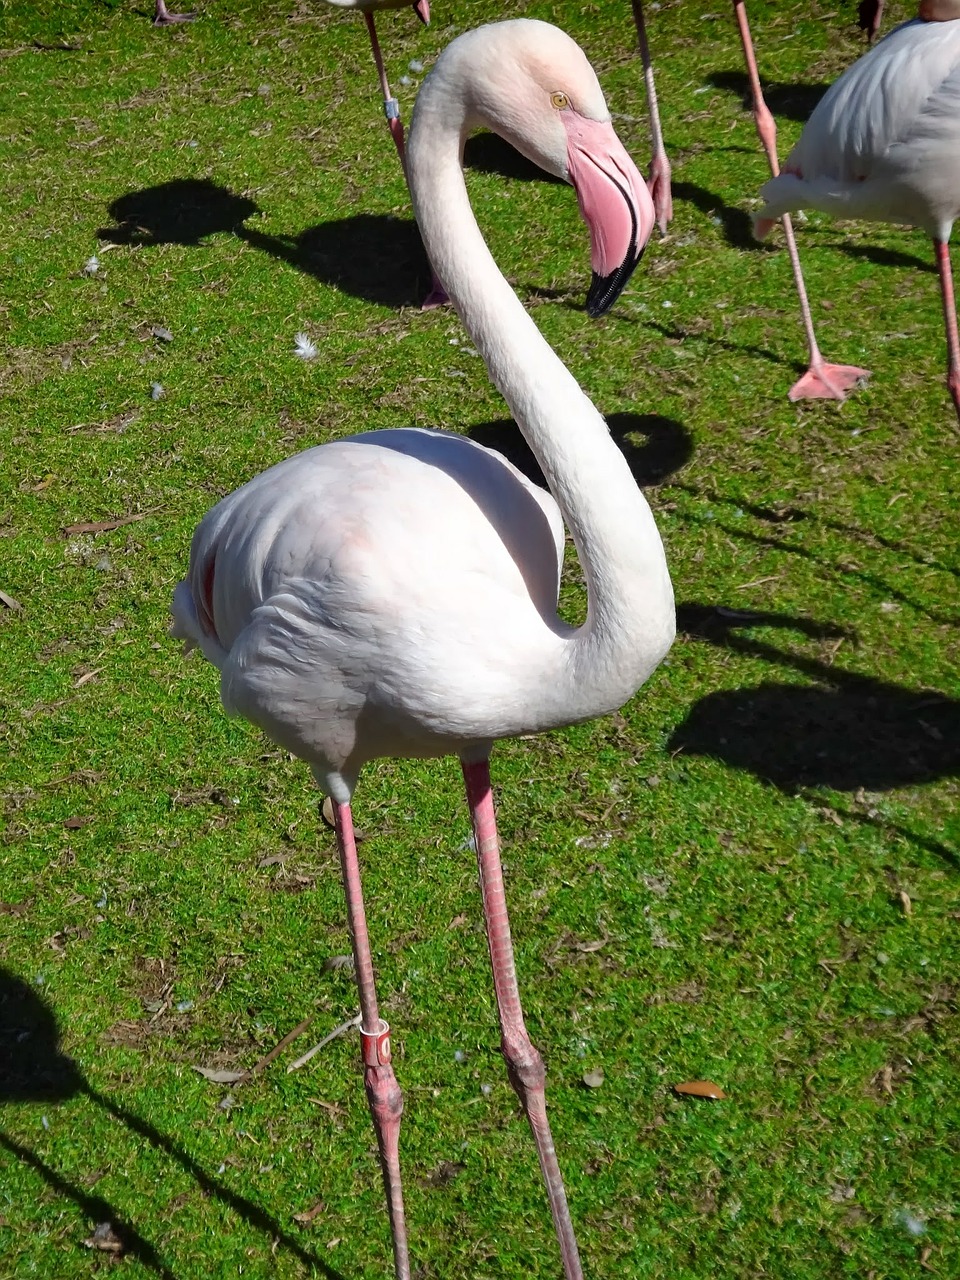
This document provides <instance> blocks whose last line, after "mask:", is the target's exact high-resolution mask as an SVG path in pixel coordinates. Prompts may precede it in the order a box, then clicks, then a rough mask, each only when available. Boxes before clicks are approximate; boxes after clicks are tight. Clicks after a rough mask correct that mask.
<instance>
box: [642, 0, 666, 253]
mask: <svg viewBox="0 0 960 1280" xmlns="http://www.w3.org/2000/svg"><path fill="white" fill-rule="evenodd" d="M632 3H633V20H634V22H635V23H636V24H637V39H638V40H639V42H640V59H641V61H642V63H643V81H644V84H645V85H646V88H647V106H648V108H649V111H650V137H651V140H652V142H653V156H652V157H651V160H650V176H649V177H648V178H647V187H648V188H649V190H650V195H651V196H652V197H653V208H654V212H655V213H656V218H657V226H658V227H659V228H660V234H661V235H662V236H665V235H666V234H667V224H668V223H669V222H670V219H671V218H672V217H673V198H672V196H671V194H670V161H669V160H668V159H667V152H666V149H665V147H664V145H663V131H662V129H661V128H660V108H659V107H658V105H657V90H656V88H655V86H654V83H653V63H652V62H651V60H650V46H649V44H648V43H647V28H646V24H645V23H644V21H643V5H642V3H641V0H632Z"/></svg>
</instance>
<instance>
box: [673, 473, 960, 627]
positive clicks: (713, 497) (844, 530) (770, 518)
mask: <svg viewBox="0 0 960 1280" xmlns="http://www.w3.org/2000/svg"><path fill="white" fill-rule="evenodd" d="M676 487H677V488H678V489H681V490H682V491H683V492H684V493H688V494H690V496H691V497H693V498H706V499H707V501H708V502H713V503H716V504H717V505H718V506H725V507H732V508H733V509H734V510H738V511H745V512H747V513H748V514H749V515H752V516H754V517H755V518H756V519H757V520H764V521H767V522H768V523H770V524H774V525H778V526H782V525H791V524H800V523H802V522H804V521H809V522H810V523H811V524H813V525H822V526H823V527H824V528H825V529H832V530H833V532H834V533H839V534H842V535H843V536H844V537H848V538H855V539H856V540H857V541H858V542H862V543H864V544H865V545H866V546H868V547H883V548H884V549H885V550H887V551H892V552H893V553H894V554H895V555H897V556H901V557H904V556H905V557H907V558H908V559H910V560H912V561H913V562H914V564H917V565H920V566H921V568H924V569H938V570H939V571H940V572H941V573H948V574H950V575H951V576H952V577H954V578H957V579H960V566H957V565H951V564H945V563H944V562H943V561H942V560H935V559H934V558H933V557H932V556H925V555H920V553H919V552H917V551H915V550H914V548H913V547H910V546H908V545H907V544H906V543H904V542H896V541H894V539H893V538H886V537H884V536H883V534H881V533H877V532H876V530H874V529H858V528H857V527H856V526H854V525H849V524H843V523H842V522H841V521H839V520H832V519H831V518H830V517H829V516H825V515H823V514H822V513H821V512H819V511H810V510H807V509H806V508H805V507H792V506H790V507H788V506H779V507H765V506H762V505H761V504H760V503H756V502H750V501H749V500H748V499H744V498H725V497H724V496H723V495H722V494H719V493H717V492H716V490H714V489H698V488H696V487H695V486H693V485H688V484H684V483H683V482H682V481H677V483H676ZM726 532H729V530H726ZM871 582H872V583H873V585H877V580H876V579H871ZM879 585H881V586H882V587H883V589H884V590H885V591H886V590H887V587H886V584H884V583H880V584H879ZM938 621H939V619H938ZM952 621H953V622H954V623H956V622H957V619H956V618H953V619H952Z"/></svg>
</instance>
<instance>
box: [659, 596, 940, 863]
mask: <svg viewBox="0 0 960 1280" xmlns="http://www.w3.org/2000/svg"><path fill="white" fill-rule="evenodd" d="M677 623H678V628H679V630H681V631H683V632H685V633H686V634H687V635H688V636H693V637H695V638H696V639H698V640H706V641H708V642H709V643H710V644H713V645H716V646H717V647H718V648H723V649H728V650H731V651H733V652H734V653H740V654H743V655H744V656H746V657H750V658H760V659H762V660H763V661H765V662H769V663H771V664H773V665H776V666H780V667H790V668H793V669H794V670H795V671H799V672H801V673H802V674H803V675H805V676H807V677H809V678H811V679H814V680H816V681H817V682H818V684H817V685H815V686H811V685H798V684H775V683H773V682H764V683H763V684H761V685H758V686H756V687H754V688H750V689H729V690H722V691H719V692H717V693H710V694H707V696H706V697H704V698H701V699H700V701H699V702H697V703H696V704H695V705H694V706H693V707H692V708H691V709H690V711H689V713H688V715H687V717H686V719H685V720H684V722H683V723H682V724H681V725H680V726H679V727H678V728H677V729H676V730H675V731H674V733H673V736H672V738H671V741H670V750H671V751H685V752H688V753H690V754H693V755H703V756H711V757H713V758H714V759H718V760H723V761H724V762H725V763H727V764H729V765H731V766H732V767H733V768H736V769H744V770H747V771H749V772H750V773H753V774H755V775H756V776H757V777H758V778H761V779H762V780H763V781H764V782H769V783H772V784H773V785H774V786H776V787H778V788H780V789H781V790H782V791H787V792H791V793H793V792H795V791H797V790H799V789H803V788H805V787H831V788H833V789H835V790H837V791H857V790H859V789H860V788H863V789H864V790H867V791H888V790H892V789H893V788H896V787H905V786H916V785H918V784H922V783H925V782H933V781H935V780H937V779H941V778H953V777H957V776H958V775H960V702H958V701H957V700H956V699H954V698H950V697H947V696H946V695H945V694H942V693H938V692H937V691H936V690H933V689H906V688H903V687H902V686H900V685H896V684H891V683H889V682H888V681H885V680H878V679H874V678H873V677H870V676H861V675H857V674H855V673H853V672H850V671H844V670H843V669H842V668H839V667H836V666H831V665H828V664H827V663H824V662H820V661H818V660H817V659H814V658H804V657H801V656H799V655H797V654H791V653H786V652H784V651H783V650H781V649H778V648H777V647H776V646H775V645H772V644H769V643H767V642H765V641H762V640H755V639H752V638H749V637H746V636H742V635H738V634H737V632H738V630H740V629H742V628H753V627H766V628H770V627H777V628H785V629H789V630H793V631H797V630H799V631H800V632H802V633H803V634H806V635H808V636H811V637H813V638H828V637H830V636H837V637H839V636H843V635H845V634H847V633H846V632H844V631H843V629H841V628H836V627H832V626H829V625H827V626H824V625H822V624H820V623H817V622H814V621H811V620H809V619H803V618H794V617H791V616H789V615H787V614H779V613H759V612H754V611H751V610H740V609H725V608H718V607H715V606H712V605H704V604H695V603H687V604H684V605H681V606H679V607H678V609H677ZM850 816H854V815H850ZM857 816H858V817H859V815H857ZM873 824H874V825H876V826H877V827H878V828H880V829H885V828H887V827H888V825H889V824H887V823H885V822H883V821H879V822H874V823H873ZM902 834H905V835H907V836H908V837H909V838H910V839H912V840H916V841H917V842H918V843H922V844H925V846H926V847H927V848H930V849H932V850H933V851H935V852H936V853H937V854H938V856H940V857H942V858H944V859H945V860H947V861H949V862H950V863H951V864H952V865H954V866H956V867H960V854H958V851H957V850H956V849H951V848H950V847H949V846H947V845H945V844H941V843H939V842H937V841H929V840H925V839H924V838H923V837H917V836H916V835H914V834H913V833H911V832H902Z"/></svg>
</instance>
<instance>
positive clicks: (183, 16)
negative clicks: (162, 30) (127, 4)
mask: <svg viewBox="0 0 960 1280" xmlns="http://www.w3.org/2000/svg"><path fill="white" fill-rule="evenodd" d="M196 16H197V15H196V13H192V12H191V13H170V12H168V10H167V6H166V5H165V4H164V3H163V0H157V11H156V13H155V14H154V15H153V25H154V26H155V27H172V26H173V25H174V24H175V23H177V22H193V21H194V19H195V18H196Z"/></svg>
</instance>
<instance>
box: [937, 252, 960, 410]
mask: <svg viewBox="0 0 960 1280" xmlns="http://www.w3.org/2000/svg"><path fill="white" fill-rule="evenodd" d="M933 247H934V250H935V251H936V255H937V267H938V269H939V271H940V293H941V295H942V297H943V323H944V326H945V327H946V330H947V386H948V387H949V389H950V395H951V396H952V397H953V407H954V408H955V409H956V411H957V421H958V422H960V337H958V334H957V304H956V301H955V299H954V296H953V271H952V269H951V267H950V247H949V245H948V244H947V242H946V240H934V242H933Z"/></svg>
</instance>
